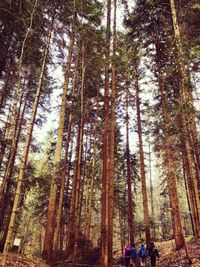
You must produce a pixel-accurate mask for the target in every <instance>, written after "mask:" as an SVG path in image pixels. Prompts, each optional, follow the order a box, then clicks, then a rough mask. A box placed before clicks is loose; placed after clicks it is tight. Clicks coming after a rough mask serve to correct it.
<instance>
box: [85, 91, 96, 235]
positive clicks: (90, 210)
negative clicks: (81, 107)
mask: <svg viewBox="0 0 200 267" xmlns="http://www.w3.org/2000/svg"><path fill="white" fill-rule="evenodd" d="M98 94H99V92H98ZM98 114H99V95H98V96H97V109H96V119H95V126H94V145H93V160H92V175H91V188H90V192H89V199H88V214H87V220H86V221H87V224H86V237H87V238H88V240H90V230H91V220H92V205H93V197H94V182H95V167H96V146H97V126H98Z"/></svg>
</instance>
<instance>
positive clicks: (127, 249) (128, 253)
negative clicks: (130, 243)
mask: <svg viewBox="0 0 200 267" xmlns="http://www.w3.org/2000/svg"><path fill="white" fill-rule="evenodd" d="M130 256H131V250H130V248H126V249H125V257H130Z"/></svg>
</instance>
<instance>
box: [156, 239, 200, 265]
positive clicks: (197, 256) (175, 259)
mask: <svg viewBox="0 0 200 267" xmlns="http://www.w3.org/2000/svg"><path fill="white" fill-rule="evenodd" d="M186 246H187V251H188V255H189V257H190V259H191V261H192V264H191V265H189V263H188V259H187V257H186V252H185V249H181V250H180V251H175V244H174V240H170V241H165V242H159V243H157V247H158V249H159V253H160V259H159V261H158V267H187V266H191V267H200V239H196V240H191V241H188V242H187V245H186Z"/></svg>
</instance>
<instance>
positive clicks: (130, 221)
mask: <svg viewBox="0 0 200 267" xmlns="http://www.w3.org/2000/svg"><path fill="white" fill-rule="evenodd" d="M128 94H129V90H128V87H127V88H126V166H127V187H128V227H129V237H130V240H129V243H131V242H134V225H133V220H134V215H133V199H132V188H131V163H130V145H129V110H128V108H129V95H128Z"/></svg>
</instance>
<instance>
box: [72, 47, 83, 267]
mask: <svg viewBox="0 0 200 267" xmlns="http://www.w3.org/2000/svg"><path fill="white" fill-rule="evenodd" d="M85 69H86V66H85V48H84V45H83V46H82V75H81V91H80V122H79V131H78V140H77V161H76V187H75V190H76V191H75V192H74V193H75V197H74V226H75V229H74V249H73V252H74V254H73V265H74V266H75V265H76V260H77V256H78V236H79V214H78V213H79V200H80V185H81V162H82V150H83V129H84V84H85Z"/></svg>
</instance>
